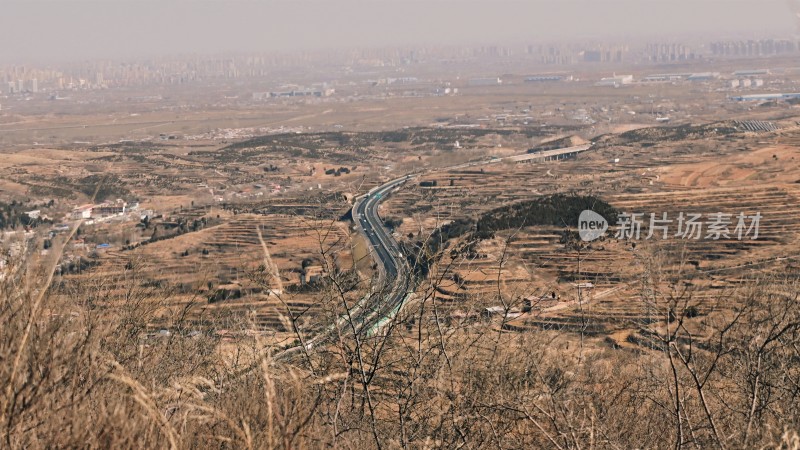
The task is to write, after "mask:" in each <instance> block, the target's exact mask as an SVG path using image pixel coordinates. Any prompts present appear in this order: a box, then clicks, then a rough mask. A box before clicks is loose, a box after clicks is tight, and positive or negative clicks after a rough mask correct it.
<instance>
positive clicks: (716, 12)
mask: <svg viewBox="0 0 800 450" xmlns="http://www.w3.org/2000/svg"><path fill="white" fill-rule="evenodd" d="M788 3H789V2H786V1H784V0H661V1H655V0H654V1H650V0H591V1H590V0H576V1H569V0H534V1H503V0H500V1H498V0H480V1H476V0H463V1H462V0H450V1H445V0H439V1H425V2H423V1H417V0H374V1H352V0H344V1H338V0H337V1H325V2H322V1H291V2H289V1H273V0H264V1H255V0H254V1H220V0H218V1H192V0H165V1H158V2H156V1H148V0H139V1H136V0H105V1H83V0H60V1H38V0H29V1H18V0H12V1H4V2H3V14H2V15H1V16H0V42H4V43H5V44H6V45H4V46H3V47H4V48H3V52H2V54H0V60H3V61H4V62H15V61H32V60H38V61H41V60H50V59H56V60H71V59H79V58H95V57H104V58H105V57H120V58H124V57H130V56H156V55H164V54H175V53H185V52H198V53H215V52H229V51H236V52H254V51H255V52H258V51H291V50H298V49H316V48H332V47H374V46H382V45H404V44H458V43H476V42H506V41H519V42H528V41H533V40H536V39H548V38H552V39H561V38H586V37H628V38H635V37H642V38H644V37H646V36H652V35H660V36H667V37H669V36H673V35H674V36H676V37H677V35H679V34H686V33H693V34H700V33H702V34H736V35H739V36H742V37H745V38H746V37H747V36H748V35H750V36H756V35H761V34H767V33H768V34H779V33H784V34H786V33H791V32H792V31H793V30H795V22H796V19H797V17H796V15H795V14H794V13H792V11H791V10H790V8H791V6H790V5H789V4H788Z"/></svg>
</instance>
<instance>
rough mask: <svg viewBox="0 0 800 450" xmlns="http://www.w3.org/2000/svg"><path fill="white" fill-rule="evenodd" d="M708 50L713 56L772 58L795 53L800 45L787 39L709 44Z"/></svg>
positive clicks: (799, 48)
mask: <svg viewBox="0 0 800 450" xmlns="http://www.w3.org/2000/svg"><path fill="white" fill-rule="evenodd" d="M710 50H711V54H712V55H714V56H732V57H735V56H774V55H781V54H787V53H795V52H797V51H799V50H800V45H799V44H798V42H795V41H792V40H789V39H761V40H749V41H722V42H713V43H711V45H710Z"/></svg>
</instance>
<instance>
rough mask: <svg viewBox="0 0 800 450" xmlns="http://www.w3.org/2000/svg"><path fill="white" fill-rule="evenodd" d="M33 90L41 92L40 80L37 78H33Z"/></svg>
mask: <svg viewBox="0 0 800 450" xmlns="http://www.w3.org/2000/svg"><path fill="white" fill-rule="evenodd" d="M31 92H33V93H34V94H36V93H38V92H39V80H38V79H36V78H34V79H33V80H31Z"/></svg>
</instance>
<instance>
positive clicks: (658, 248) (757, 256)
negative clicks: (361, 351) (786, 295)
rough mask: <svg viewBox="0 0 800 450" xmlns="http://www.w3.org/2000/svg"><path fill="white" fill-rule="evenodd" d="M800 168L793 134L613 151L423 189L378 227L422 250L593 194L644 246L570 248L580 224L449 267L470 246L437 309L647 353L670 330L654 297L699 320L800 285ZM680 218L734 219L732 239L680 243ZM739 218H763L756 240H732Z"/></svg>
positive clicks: (510, 238) (493, 247)
mask: <svg viewBox="0 0 800 450" xmlns="http://www.w3.org/2000/svg"><path fill="white" fill-rule="evenodd" d="M761 131H769V130H761ZM797 162H800V133H799V132H798V131H797V130H796V128H794V129H789V130H786V129H783V130H781V131H780V132H777V133H771V134H765V133H761V134H759V135H758V136H757V137H755V136H753V135H752V133H750V134H745V133H738V134H732V135H724V136H718V137H716V138H714V139H709V138H706V137H704V138H703V139H702V140H700V141H692V140H687V141H680V142H676V143H672V144H669V145H668V144H667V143H657V144H656V145H652V146H651V145H647V146H642V145H639V144H636V143H631V142H625V143H624V144H621V145H614V144H613V143H611V144H606V145H603V146H600V148H598V149H596V150H594V151H591V152H589V153H587V154H586V155H585V156H584V155H581V156H580V157H578V158H577V159H574V160H568V161H559V162H547V163H542V162H538V163H531V164H517V165H509V164H506V163H500V164H491V165H486V166H484V167H483V168H482V169H483V170H481V168H480V167H475V168H471V169H470V170H461V171H452V172H447V173H434V174H430V175H426V176H425V177H423V178H422V179H421V180H419V181H421V182H425V183H423V184H425V185H426V186H420V185H419V184H416V185H414V186H407V187H406V189H404V190H403V191H401V192H400V193H399V194H398V195H396V196H395V197H394V198H392V199H390V200H389V201H388V202H387V205H386V209H385V210H384V211H383V214H384V215H385V216H393V217H403V218H404V220H403V224H402V225H401V226H400V227H399V228H398V230H397V235H398V237H403V238H405V239H406V240H407V241H415V240H424V238H425V237H426V236H428V235H429V234H430V233H431V232H432V231H433V230H434V229H436V228H437V227H440V226H442V225H443V224H446V223H448V222H450V221H452V220H456V219H463V218H472V219H476V218H477V217H479V216H480V215H481V214H484V213H486V212H487V211H489V210H490V209H492V208H494V207H496V206H498V205H502V204H508V203H514V202H518V201H522V200H529V199H532V198H535V197H537V196H539V195H546V194H551V193H554V192H579V193H592V194H595V195H598V196H599V197H601V198H602V199H603V200H605V201H607V202H608V203H610V204H611V205H612V206H614V207H615V208H616V209H617V210H618V211H621V212H628V213H643V214H644V224H643V225H642V239H641V240H617V239H614V238H612V237H611V235H613V233H614V231H615V224H611V233H610V234H609V236H608V237H607V238H605V239H603V240H600V241H595V242H592V243H590V244H582V245H575V244H570V245H566V244H565V242H564V241H563V238H562V236H563V234H564V229H565V227H567V226H568V227H571V228H572V229H574V228H575V225H576V224H564V227H559V226H555V227H553V226H549V227H542V226H537V227H523V228H521V229H518V230H509V231H507V232H502V233H498V234H497V236H496V237H495V238H494V239H491V240H488V241H483V242H481V243H479V244H477V246H476V247H475V248H476V253H477V255H476V254H472V255H464V254H459V255H451V254H450V252H449V251H448V250H450V249H453V248H457V247H458V246H459V245H462V244H463V239H464V238H461V240H456V241H451V242H450V243H449V246H447V247H446V251H444V253H443V256H442V258H441V259H440V260H439V263H438V265H437V267H436V269H435V270H434V274H435V275H436V276H438V277H439V278H440V279H441V280H442V282H441V283H439V285H438V286H436V288H435V289H434V291H435V295H436V299H437V300H438V301H439V304H440V305H442V307H444V308H447V310H448V311H450V314H451V318H460V317H464V316H465V315H466V316H476V317H477V316H478V315H480V314H481V312H482V311H483V312H484V313H486V312H494V313H497V314H499V313H498V310H494V311H492V310H488V311H487V310H485V308H488V307H498V306H501V305H505V308H504V309H505V310H506V311H505V312H504V313H502V314H500V315H504V316H506V317H505V319H504V320H503V322H502V323H503V326H504V327H506V328H509V329H513V330H524V329H527V328H531V327H539V328H557V329H565V330H571V331H575V332H578V331H580V332H583V333H584V334H595V335H600V336H606V337H607V338H608V339H610V340H611V341H612V342H614V343H615V345H640V344H642V343H644V342H647V341H648V338H647V334H648V329H649V327H651V326H655V324H656V323H658V322H659V321H660V320H661V319H662V318H663V317H664V311H663V309H662V308H661V307H662V305H660V304H658V302H657V301H652V300H651V297H652V294H653V293H654V292H657V293H668V292H673V293H674V292H676V290H678V291H681V292H682V295H685V296H690V297H691V300H690V302H689V303H690V304H691V306H692V308H693V309H692V311H693V312H692V314H693V315H700V316H702V315H703V314H705V313H706V312H708V311H709V310H710V309H712V308H717V307H719V305H720V303H721V301H723V300H724V299H725V297H726V296H727V295H728V293H730V292H731V291H732V290H734V289H737V288H738V287H741V286H744V285H747V284H749V283H751V282H752V281H753V279H754V278H762V279H763V278H764V277H769V276H776V277H785V276H790V277H797V276H800V270H799V269H800V257H797V256H796V255H798V254H800V248H798V242H799V241H800V240H799V239H798V237H800V236H798V234H800V224H798V223H797V220H796V217H797V216H798V212H800V184H798V181H800V167H799V166H800V165H798V164H797ZM434 181H435V185H433V184H434V183H432V182H434ZM682 212H683V213H685V214H689V213H700V214H702V215H703V217H704V218H705V219H704V220H708V217H709V215H710V214H714V213H724V214H730V217H731V221H732V223H731V224H730V225H729V227H728V228H729V237H727V238H725V237H724V236H723V237H721V238H720V239H707V238H706V235H707V232H708V230H707V229H706V228H703V230H702V236H701V239H698V240H694V239H683V238H680V237H675V236H674V234H675V233H676V232H677V231H678V225H677V221H676V219H677V218H678V216H679V214H680V213H682ZM650 213H655V214H656V215H657V216H658V217H659V218H660V217H661V214H663V213H667V215H668V216H667V217H668V218H670V219H672V220H673V221H674V222H672V223H671V225H670V226H671V228H670V230H671V232H670V237H669V238H668V239H666V240H662V239H659V238H658V237H659V234H658V233H659V232H657V233H656V236H655V237H654V238H653V239H650V240H645V239H644V237H645V236H646V235H647V230H648V227H649V216H650ZM740 213H744V214H745V215H747V216H752V215H755V214H756V213H759V214H760V215H761V219H760V222H759V227H758V239H756V240H752V239H750V237H748V236H745V237H744V238H743V239H742V240H739V239H738V238H737V236H736V233H735V231H734V228H735V227H736V225H737V219H736V216H737V215H738V214H740ZM750 222H751V219H749V218H748V219H747V222H746V224H747V225H748V226H749V225H750V224H751V223H750ZM751 233H752V230H751ZM750 236H752V234H751V235H750ZM656 273H658V274H660V278H658V279H655V278H653V274H656ZM579 287H580V288H579ZM478 299H481V301H480V302H477V300H478ZM728 306H730V305H728ZM528 308H530V311H528ZM523 312H524V313H523Z"/></svg>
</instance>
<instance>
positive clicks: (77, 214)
mask: <svg viewBox="0 0 800 450" xmlns="http://www.w3.org/2000/svg"><path fill="white" fill-rule="evenodd" d="M93 209H94V205H83V206H79V207H77V208H75V209H73V210H72V214H71V215H70V217H71V218H72V220H81V219H90V218H91V217H92V210H93Z"/></svg>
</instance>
